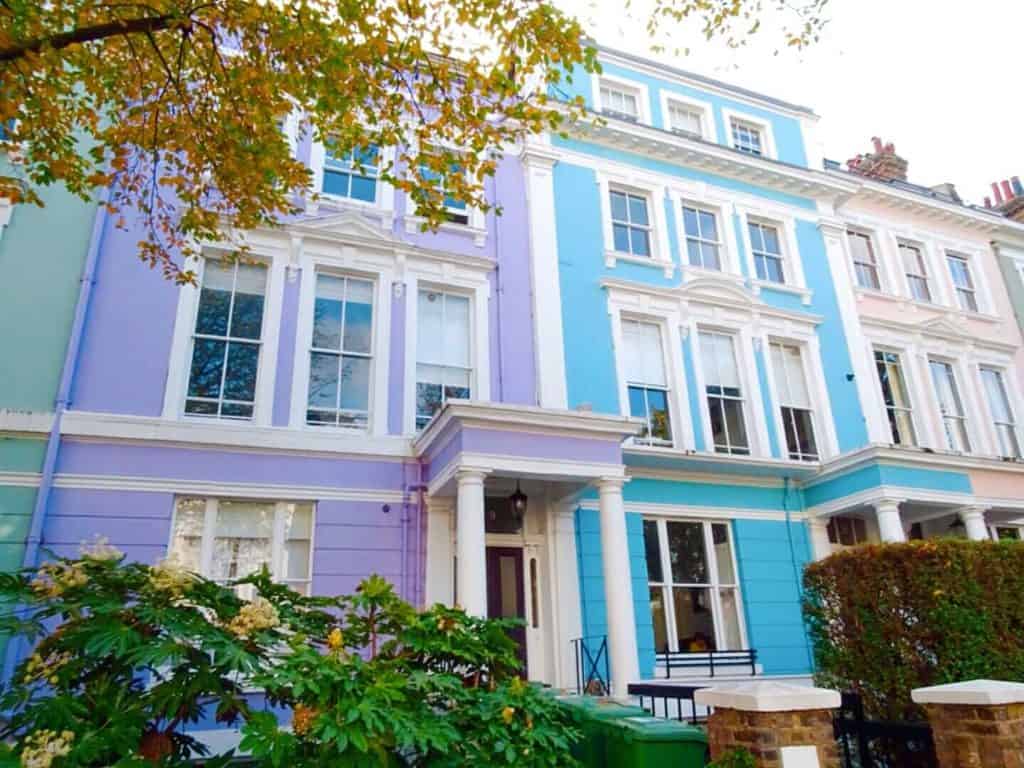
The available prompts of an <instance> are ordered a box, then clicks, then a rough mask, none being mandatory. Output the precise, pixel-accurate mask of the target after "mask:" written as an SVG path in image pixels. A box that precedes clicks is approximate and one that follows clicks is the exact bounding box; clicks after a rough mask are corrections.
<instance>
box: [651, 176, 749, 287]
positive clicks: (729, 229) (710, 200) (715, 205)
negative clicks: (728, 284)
mask: <svg viewBox="0 0 1024 768" xmlns="http://www.w3.org/2000/svg"><path fill="white" fill-rule="evenodd" d="M705 187H706V185H705ZM669 200H670V201H671V205H672V211H673V216H674V218H675V223H676V231H677V232H678V233H679V256H678V258H679V264H680V265H681V269H682V270H683V274H684V276H685V278H686V279H687V280H690V279H693V278H695V277H699V276H707V275H709V274H717V275H723V276H731V277H733V278H736V279H737V280H742V278H743V270H742V268H741V266H740V250H739V247H738V246H737V244H736V227H735V226H734V221H735V220H734V216H735V212H736V208H735V205H734V204H733V203H732V202H728V201H726V200H724V199H721V198H719V197H718V196H717V195H715V194H714V193H713V192H712V193H709V192H708V191H706V188H705V189H704V190H701V192H700V193H697V194H693V193H690V192H683V191H681V190H680V189H679V188H677V187H674V186H673V187H671V188H670V189H669ZM684 206H686V207H688V208H696V209H698V210H704V211H706V212H708V213H711V214H712V215H714V217H715V226H716V227H717V228H718V243H719V245H718V260H719V264H720V265H721V267H722V269H721V270H720V271H716V270H707V269H704V268H703V267H695V266H693V265H692V264H690V258H689V252H688V251H687V247H686V242H687V239H686V224H685V221H684V219H683V207H684Z"/></svg>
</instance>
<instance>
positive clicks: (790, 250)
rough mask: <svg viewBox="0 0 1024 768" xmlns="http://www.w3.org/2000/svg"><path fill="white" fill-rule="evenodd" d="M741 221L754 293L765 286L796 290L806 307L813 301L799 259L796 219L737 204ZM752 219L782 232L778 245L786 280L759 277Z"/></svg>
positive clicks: (789, 291)
mask: <svg viewBox="0 0 1024 768" xmlns="http://www.w3.org/2000/svg"><path fill="white" fill-rule="evenodd" d="M737 212H738V213H739V214H740V220H741V222H742V224H741V226H740V229H741V232H742V237H743V250H744V253H745V258H746V262H747V274H748V275H749V280H750V284H751V286H753V288H754V293H755V294H758V293H760V292H761V290H762V289H765V288H767V289H770V290H773V291H782V292H784V293H793V294H796V295H797V296H799V297H800V299H801V303H802V304H804V305H805V306H807V305H809V304H810V303H811V292H810V290H808V288H807V279H806V277H805V275H804V267H803V263H802V262H801V258H800V248H799V246H798V244H797V239H796V220H795V219H794V218H793V217H791V216H779V215H777V214H776V213H775V212H767V213H764V212H761V211H759V210H754V209H751V208H747V207H745V206H737ZM751 222H753V223H756V224H760V225H762V226H768V227H774V228H775V229H776V230H778V233H779V248H780V250H781V251H782V270H783V276H784V277H785V279H786V282H784V283H774V282H772V281H771V280H761V279H760V278H759V277H758V276H757V264H756V262H755V261H754V244H753V243H752V242H751V241H750V229H749V227H748V224H750V223H751Z"/></svg>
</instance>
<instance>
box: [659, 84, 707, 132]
mask: <svg viewBox="0 0 1024 768" xmlns="http://www.w3.org/2000/svg"><path fill="white" fill-rule="evenodd" d="M672 106H679V107H683V108H684V109H687V110H689V111H691V112H694V113H696V114H698V115H699V116H700V136H696V137H693V136H689V135H688V134H685V133H681V132H678V131H676V130H674V129H673V128H672V118H671V116H670V114H669V108H670V107H672ZM714 114H715V113H714V110H713V108H712V106H711V103H710V102H707V101H700V100H699V99H694V98H690V97H689V96H682V95H680V94H678V93H675V92H673V91H669V90H667V89H665V88H662V89H661V122H662V125H661V127H662V128H663V129H664V130H666V131H669V132H670V133H673V134H675V135H677V136H683V137H685V138H698V139H701V140H703V141H707V142H710V143H712V144H717V143H718V131H717V129H716V127H715V119H714Z"/></svg>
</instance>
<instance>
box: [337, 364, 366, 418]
mask: <svg viewBox="0 0 1024 768" xmlns="http://www.w3.org/2000/svg"><path fill="white" fill-rule="evenodd" d="M369 407H370V361H369V359H368V358H365V357H349V356H348V355H346V356H345V357H344V358H343V361H342V364H341V408H342V409H343V410H351V411H366V410H368V409H369Z"/></svg>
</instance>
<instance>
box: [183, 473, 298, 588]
mask: <svg viewBox="0 0 1024 768" xmlns="http://www.w3.org/2000/svg"><path fill="white" fill-rule="evenodd" d="M184 499H198V500H202V501H204V502H205V503H206V508H205V513H204V517H203V535H202V539H201V540H200V554H199V575H200V576H203V577H204V578H212V576H211V574H212V567H211V565H212V563H213V542H214V539H215V538H216V534H217V505H218V504H219V503H220V502H221V501H239V502H249V503H253V504H273V505H274V528H273V534H272V538H271V542H270V552H271V567H270V575H271V578H272V579H273V580H274V581H275V582H276V583H278V584H283V585H285V586H289V587H291V586H292V585H293V584H303V585H306V586H308V588H309V589H308V592H307V593H306V594H312V592H313V560H314V557H315V554H316V520H317V502H316V501H314V500H301V499H295V500H292V499H289V500H277V499H266V498H262V497H257V496H254V497H251V498H250V497H240V496H230V497H228V496H225V497H221V496H206V495H205V494H202V493H197V494H189V493H182V494H177V495H175V497H174V507H173V510H172V513H171V526H170V532H169V534H168V539H167V547H166V549H165V551H166V552H167V554H168V555H170V553H171V548H172V547H173V545H174V531H175V527H176V525H177V521H178V502H180V501H182V500H184ZM289 504H309V505H310V507H311V508H312V509H311V511H310V521H309V568H308V576H307V578H305V579H287V578H281V577H280V576H279V573H280V569H281V555H282V553H283V552H284V533H285V513H286V508H287V506H288V505H289ZM292 588H294V587H292ZM296 591H301V590H296Z"/></svg>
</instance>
